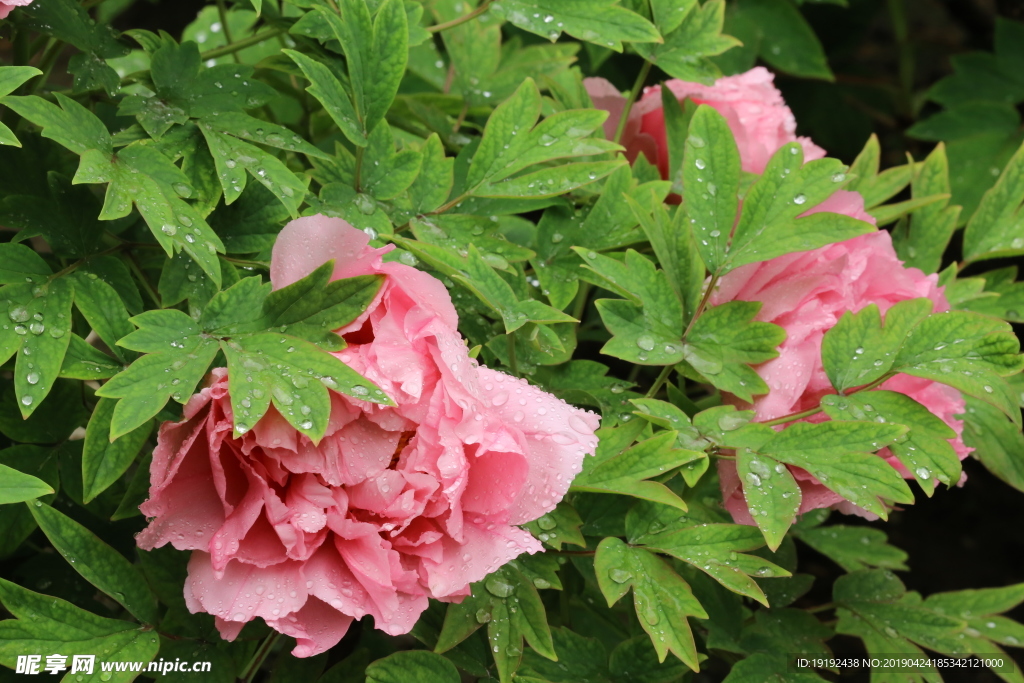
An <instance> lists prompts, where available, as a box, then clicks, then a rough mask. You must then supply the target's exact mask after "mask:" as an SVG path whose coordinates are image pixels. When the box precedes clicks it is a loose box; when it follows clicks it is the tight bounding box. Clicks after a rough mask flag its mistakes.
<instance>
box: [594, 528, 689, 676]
mask: <svg viewBox="0 0 1024 683" xmlns="http://www.w3.org/2000/svg"><path fill="white" fill-rule="evenodd" d="M594 570H595V572H596V573H597V582H598V585H599V586H600V588H601V593H603V594H604V597H605V599H606V600H607V601H608V606H609V607H611V606H612V605H614V604H615V603H616V602H618V601H619V599H620V598H622V597H623V596H624V595H626V593H628V592H629V589H630V588H632V589H633V604H634V606H635V608H636V613H637V616H638V617H639V620H640V625H641V626H642V627H643V629H644V630H645V631H647V633H648V635H650V637H651V642H652V643H653V644H654V648H655V650H657V652H658V660H659V661H661V662H664V661H665V657H666V656H667V655H668V653H669V652H671V653H672V654H674V655H675V656H677V657H678V658H679V659H680V660H682V661H683V663H684V664H686V665H687V666H688V667H690V668H691V669H693V670H694V671H697V670H698V668H699V667H698V664H697V648H696V645H695V644H694V642H693V633H692V632H691V631H690V626H689V624H688V623H687V618H688V617H697V618H698V619H707V618H708V615H707V612H705V611H704V608H703V607H701V605H700V603H699V602H697V599H696V598H695V597H694V596H693V592H692V591H691V590H690V586H689V585H688V584H687V583H686V581H684V580H683V579H682V577H680V576H679V574H677V573H676V572H674V571H673V570H672V569H671V567H669V566H668V565H667V564H665V562H664V561H663V560H661V559H659V558H658V557H657V556H656V555H654V554H652V553H650V552H648V551H646V550H643V549H640V548H632V547H630V546H628V545H626V544H625V543H623V542H622V541H621V540H620V539H618V538H606V539H604V540H603V541H601V544H600V545H598V546H597V555H596V556H595V557H594Z"/></svg>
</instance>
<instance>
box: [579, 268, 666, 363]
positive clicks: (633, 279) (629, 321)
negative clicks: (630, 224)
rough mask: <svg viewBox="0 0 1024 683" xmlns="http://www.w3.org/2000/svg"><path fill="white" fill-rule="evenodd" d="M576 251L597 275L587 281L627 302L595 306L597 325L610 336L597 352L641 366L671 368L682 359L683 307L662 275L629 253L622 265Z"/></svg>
mask: <svg viewBox="0 0 1024 683" xmlns="http://www.w3.org/2000/svg"><path fill="white" fill-rule="evenodd" d="M574 251H575V252H576V253H577V254H578V255H579V256H580V257H582V258H583V261H584V263H586V264H587V269H588V270H589V271H592V272H593V273H595V274H596V275H597V276H598V277H597V278H596V279H595V278H590V277H588V278H587V279H591V280H593V281H595V282H596V283H597V284H599V286H602V287H604V288H606V289H610V290H612V291H614V292H616V293H618V294H621V295H623V296H625V297H626V298H627V299H626V300H620V299H599V300H598V301H597V303H596V305H597V310H598V312H599V313H600V314H601V320H602V321H603V322H604V324H605V327H607V328H608V331H609V332H611V333H612V335H613V336H612V338H611V340H609V341H608V342H607V343H606V344H605V345H604V348H602V349H601V352H602V353H605V354H608V355H610V356H616V357H618V358H622V359H624V360H628V361H631V362H633V363H639V364H642V365H672V364H675V363H678V362H679V361H680V360H682V359H683V346H682V334H683V305H682V303H681V302H680V301H679V299H678V298H677V297H676V295H675V292H674V291H673V289H672V287H671V285H669V283H668V279H667V277H666V274H665V271H660V270H658V269H657V268H656V267H655V266H654V264H653V263H651V262H650V261H649V260H648V259H647V258H646V257H644V256H642V255H640V254H639V253H638V252H635V251H633V250H632V249H630V250H628V251H627V252H626V258H625V260H624V261H623V262H619V261H617V260H615V259H612V258H609V257H607V256H603V255H601V254H598V253H597V252H594V251H590V250H586V249H580V248H574ZM581 275H582V274H581ZM641 302H642V303H641Z"/></svg>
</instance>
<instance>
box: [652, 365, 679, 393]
mask: <svg viewBox="0 0 1024 683" xmlns="http://www.w3.org/2000/svg"><path fill="white" fill-rule="evenodd" d="M673 369H675V366H674V365H666V366H665V367H663V368H662V369H661V373H660V374H659V375H658V378H657V379H656V380H654V384H652V385H651V388H650V389H648V390H647V394H645V395H644V398H654V397H655V396H656V395H657V394H658V391H660V390H661V387H662V385H663V384H665V382H666V381H668V378H669V375H671V374H672V370H673Z"/></svg>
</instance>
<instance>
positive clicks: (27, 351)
mask: <svg viewBox="0 0 1024 683" xmlns="http://www.w3.org/2000/svg"><path fill="white" fill-rule="evenodd" d="M25 279H28V278H25ZM72 292H73V288H72V285H71V282H70V281H69V280H68V279H67V278H56V279H54V280H52V281H50V282H46V281H45V280H41V284H38V285H33V284H29V283H24V282H23V284H18V285H7V286H6V287H4V288H2V289H0V317H2V319H3V320H5V321H8V320H9V321H11V323H12V324H6V325H4V326H3V328H2V329H0V360H4V361H6V360H7V358H9V357H10V356H11V355H12V354H13V353H15V352H16V351H18V350H19V349H20V350H21V352H20V353H18V354H17V361H16V363H15V367H14V389H15V392H16V393H17V396H18V407H19V409H20V410H21V415H22V417H25V418H28V417H29V416H30V415H32V413H33V412H35V410H36V408H38V407H39V405H40V404H41V403H42V402H43V399H45V398H46V396H47V394H49V393H50V389H51V388H52V387H53V383H54V381H55V380H56V379H57V377H58V376H59V375H60V369H61V366H62V365H63V362H64V355H65V354H66V353H67V350H68V344H69V343H70V342H71V335H70V334H69V332H70V327H71V299H72V296H73V293H72Z"/></svg>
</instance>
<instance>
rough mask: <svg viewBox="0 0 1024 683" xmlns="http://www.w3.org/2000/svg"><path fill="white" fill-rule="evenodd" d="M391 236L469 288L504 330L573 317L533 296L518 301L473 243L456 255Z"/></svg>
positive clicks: (571, 319)
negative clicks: (494, 314)
mask: <svg viewBox="0 0 1024 683" xmlns="http://www.w3.org/2000/svg"><path fill="white" fill-rule="evenodd" d="M393 239H394V241H395V242H396V243H397V244H399V245H400V246H402V247H403V248H405V249H407V250H409V251H412V252H413V253H414V254H416V255H417V256H419V257H420V258H422V259H424V260H426V261H427V262H428V263H430V264H431V265H433V266H434V267H437V268H439V269H440V270H441V271H442V272H444V273H445V274H446V275H448V276H449V277H451V278H452V279H454V280H456V281H458V283H459V284H461V285H462V286H463V287H465V288H466V289H468V290H469V291H470V292H472V293H473V294H474V295H475V296H476V297H477V298H478V299H480V301H482V302H483V303H484V304H486V305H487V306H488V308H490V309H491V310H493V311H494V312H495V313H497V314H498V315H499V316H500V317H501V319H502V321H503V322H504V324H505V331H506V333H511V332H514V331H515V330H518V329H519V328H521V327H522V326H523V325H525V324H526V323H529V322H534V323H540V324H542V323H564V322H575V321H576V319H575V318H573V317H572V316H569V315H567V314H565V313H563V312H561V311H559V310H556V309H554V308H551V307H550V306H547V305H545V304H543V303H541V302H540V301H537V300H536V299H526V300H525V301H520V300H519V298H518V297H517V296H516V293H515V292H514V291H513V290H512V287H511V286H510V285H509V284H508V283H507V282H506V281H505V280H503V279H502V277H501V276H500V275H498V274H497V273H496V272H494V269H493V268H492V267H491V266H490V265H488V264H487V262H486V261H485V260H484V259H483V257H482V256H481V255H480V252H479V250H477V248H476V246H474V245H473V244H470V245H469V250H468V252H467V254H466V257H465V258H460V257H458V256H452V255H451V254H450V253H448V252H447V250H444V249H440V248H438V247H434V246H433V245H429V244H422V243H419V242H414V241H412V240H406V239H402V238H393Z"/></svg>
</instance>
